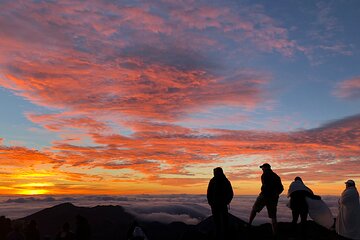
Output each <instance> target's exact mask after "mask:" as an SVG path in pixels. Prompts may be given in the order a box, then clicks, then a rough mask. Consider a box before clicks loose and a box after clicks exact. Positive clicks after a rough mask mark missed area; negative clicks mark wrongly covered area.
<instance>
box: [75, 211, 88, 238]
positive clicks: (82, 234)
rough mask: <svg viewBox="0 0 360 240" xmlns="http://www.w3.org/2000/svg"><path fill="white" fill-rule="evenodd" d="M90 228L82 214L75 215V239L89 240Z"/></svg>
mask: <svg viewBox="0 0 360 240" xmlns="http://www.w3.org/2000/svg"><path fill="white" fill-rule="evenodd" d="M90 235H91V228H90V225H89V222H88V220H87V219H86V218H84V217H83V216H80V215H77V216H76V240H89V239H90Z"/></svg>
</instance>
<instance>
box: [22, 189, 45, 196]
mask: <svg viewBox="0 0 360 240" xmlns="http://www.w3.org/2000/svg"><path fill="white" fill-rule="evenodd" d="M46 193H49V191H48V190H46V189H23V190H20V191H18V194H21V195H42V194H46Z"/></svg>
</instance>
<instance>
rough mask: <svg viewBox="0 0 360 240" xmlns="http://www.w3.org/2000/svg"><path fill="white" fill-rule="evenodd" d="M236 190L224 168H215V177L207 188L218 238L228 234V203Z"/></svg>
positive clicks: (224, 237) (223, 237)
mask: <svg viewBox="0 0 360 240" xmlns="http://www.w3.org/2000/svg"><path fill="white" fill-rule="evenodd" d="M233 196H234V192H233V189H232V186H231V183H230V181H229V180H228V179H227V178H226V176H225V174H224V172H223V170H222V168H220V167H217V168H215V169H214V177H213V178H212V179H211V180H210V182H209V186H208V189H207V200H208V203H209V205H210V207H211V211H212V215H213V219H214V223H215V231H216V238H217V239H226V237H227V234H228V205H229V204H230V202H231V200H232V198H233Z"/></svg>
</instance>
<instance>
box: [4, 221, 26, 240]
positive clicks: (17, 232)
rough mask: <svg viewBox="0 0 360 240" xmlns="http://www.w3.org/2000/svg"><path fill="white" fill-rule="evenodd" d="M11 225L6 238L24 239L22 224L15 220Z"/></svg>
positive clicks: (9, 239)
mask: <svg viewBox="0 0 360 240" xmlns="http://www.w3.org/2000/svg"><path fill="white" fill-rule="evenodd" d="M12 225H13V226H12V231H11V232H10V233H9V234H8V235H7V236H6V240H25V236H24V234H23V233H22V231H21V230H22V224H21V223H19V222H15V223H13V224H12Z"/></svg>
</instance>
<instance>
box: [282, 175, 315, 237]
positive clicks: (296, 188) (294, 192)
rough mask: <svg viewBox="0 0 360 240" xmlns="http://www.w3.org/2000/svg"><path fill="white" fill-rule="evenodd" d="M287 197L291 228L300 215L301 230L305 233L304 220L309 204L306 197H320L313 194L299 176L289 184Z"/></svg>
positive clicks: (294, 225)
mask: <svg viewBox="0 0 360 240" xmlns="http://www.w3.org/2000/svg"><path fill="white" fill-rule="evenodd" d="M287 197H288V198H290V209H291V211H292V225H293V228H294V229H295V228H296V224H297V221H298V219H299V216H300V219H301V232H302V233H305V231H306V221H307V216H308V213H309V206H308V204H307V202H306V197H309V198H311V199H321V197H320V196H317V195H314V193H313V191H312V190H311V189H310V188H308V187H307V186H306V185H305V184H304V182H303V181H302V179H301V177H296V178H295V179H294V181H293V182H292V183H291V184H290V186H289V190H288V194H287Z"/></svg>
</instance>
